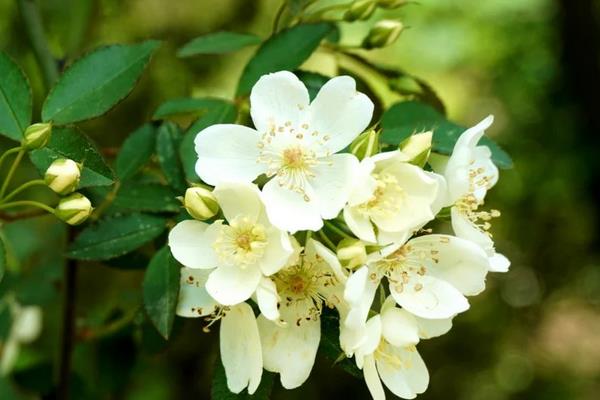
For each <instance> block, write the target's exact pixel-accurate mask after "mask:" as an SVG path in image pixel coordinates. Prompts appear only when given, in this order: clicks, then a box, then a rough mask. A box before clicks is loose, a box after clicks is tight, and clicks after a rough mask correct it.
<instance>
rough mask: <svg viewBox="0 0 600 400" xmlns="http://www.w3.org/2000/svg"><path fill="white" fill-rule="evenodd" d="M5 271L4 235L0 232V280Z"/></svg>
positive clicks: (0, 280)
mask: <svg viewBox="0 0 600 400" xmlns="http://www.w3.org/2000/svg"><path fill="white" fill-rule="evenodd" d="M5 273H6V246H5V245H4V237H3V235H2V232H0V282H2V278H4V274H5Z"/></svg>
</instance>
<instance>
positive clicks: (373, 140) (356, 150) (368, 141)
mask: <svg viewBox="0 0 600 400" xmlns="http://www.w3.org/2000/svg"><path fill="white" fill-rule="evenodd" d="M379 150H380V149H379V131H376V130H375V129H370V130H368V131H366V132H363V133H361V134H360V135H359V136H358V137H357V138H356V139H354V141H353V142H352V143H351V144H350V152H351V153H352V154H354V155H355V156H356V157H357V158H358V159H359V160H362V159H364V158H367V157H371V156H372V155H375V154H377V153H379Z"/></svg>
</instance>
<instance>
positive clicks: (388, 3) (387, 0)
mask: <svg viewBox="0 0 600 400" xmlns="http://www.w3.org/2000/svg"><path fill="white" fill-rule="evenodd" d="M407 4H408V1H407V0H377V5H378V6H379V7H381V8H385V9H387V10H393V9H395V8H398V7H401V6H405V5H407Z"/></svg>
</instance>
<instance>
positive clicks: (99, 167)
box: [29, 127, 114, 188]
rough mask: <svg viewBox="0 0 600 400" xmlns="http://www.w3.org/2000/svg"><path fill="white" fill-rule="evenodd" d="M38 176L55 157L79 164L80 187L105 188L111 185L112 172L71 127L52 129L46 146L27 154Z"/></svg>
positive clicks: (84, 136) (85, 138)
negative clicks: (80, 165)
mask: <svg viewBox="0 0 600 400" xmlns="http://www.w3.org/2000/svg"><path fill="white" fill-rule="evenodd" d="M29 157H30V158H31V162H33V164H34V165H35V166H36V167H37V169H38V171H39V172H40V174H41V175H44V173H45V172H46V169H48V167H49V166H50V164H51V163H52V161H54V160H56V159H57V158H70V159H71V160H73V161H76V162H78V163H81V164H82V166H83V167H82V170H81V180H80V181H79V187H80V188H83V187H90V186H106V185H110V184H112V183H113V182H114V175H113V172H112V170H111V169H110V168H109V167H108V165H107V164H106V162H105V161H104V158H103V157H102V155H101V154H100V152H99V151H98V149H97V148H96V146H95V145H94V144H93V143H92V141H91V140H90V139H89V138H88V137H87V136H86V135H85V134H83V132H81V131H79V130H77V129H76V128H72V127H68V128H67V127H64V128H60V127H59V128H54V129H53V130H52V136H51V137H50V142H49V143H48V145H47V146H46V147H44V148H42V149H38V150H34V151H32V152H30V153H29Z"/></svg>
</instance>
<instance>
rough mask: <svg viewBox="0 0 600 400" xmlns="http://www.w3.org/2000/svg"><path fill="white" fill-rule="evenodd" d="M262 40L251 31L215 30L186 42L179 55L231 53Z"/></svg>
mask: <svg viewBox="0 0 600 400" xmlns="http://www.w3.org/2000/svg"><path fill="white" fill-rule="evenodd" d="M260 42H261V38H259V37H258V36H256V35H252V34H249V33H237V32H215V33H211V34H208V35H203V36H200V37H197V38H195V39H193V40H191V41H190V42H188V43H186V44H185V45H184V46H183V47H182V48H181V49H179V51H178V52H177V56H178V57H191V56H195V55H197V54H223V53H230V52H232V51H236V50H239V49H241V48H244V47H246V46H252V45H255V44H259V43H260Z"/></svg>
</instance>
